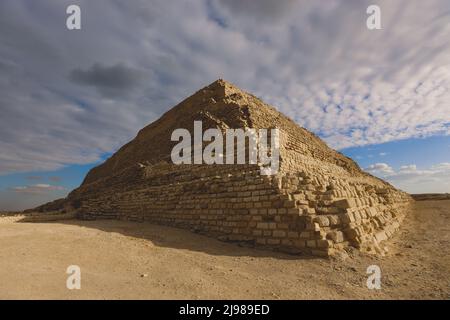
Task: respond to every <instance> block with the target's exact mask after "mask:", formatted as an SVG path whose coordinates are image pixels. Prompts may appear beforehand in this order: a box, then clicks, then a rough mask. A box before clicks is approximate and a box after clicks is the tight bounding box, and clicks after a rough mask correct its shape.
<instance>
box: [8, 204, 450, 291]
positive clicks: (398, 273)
mask: <svg viewBox="0 0 450 320" xmlns="http://www.w3.org/2000/svg"><path fill="white" fill-rule="evenodd" d="M449 246H450V201H423V202H417V203H416V204H415V208H414V210H413V211H412V212H411V214H410V215H409V216H408V217H407V218H406V219H405V222H404V225H403V227H402V229H401V231H400V232H399V233H398V234H397V235H396V236H395V237H394V238H393V239H392V240H391V241H389V248H390V251H389V255H388V256H386V257H375V256H368V255H365V254H360V253H358V252H355V251H353V252H351V253H350V257H349V258H347V259H344V260H343V259H342V258H335V259H322V258H311V257H310V258H306V257H303V258H302V257H298V256H290V255H286V254H281V253H273V252H269V251H264V250H258V249H251V248H243V247H239V246H237V245H235V244H230V243H223V242H220V241H216V240H214V239H210V238H206V237H204V236H201V235H198V234H193V233H190V232H188V231H185V230H180V229H175V228H169V227H162V226H156V225H151V224H147V223H130V222H121V221H76V220H65V221H59V222H53V223H12V222H7V221H3V223H0V299H18V298H24V299H36V298H39V299H324V298H327V299H349V298H351V299H374V298H376V299H387V298H393V299H449V298H450V280H449V278H450V277H449V276H450V255H449V253H450V249H449ZM374 264H375V265H378V266H380V268H381V271H382V278H381V286H382V287H381V289H380V290H369V289H368V288H367V286H366V280H367V276H368V275H367V274H366V269H367V267H368V266H369V265H374ZM69 265H78V266H80V268H81V289H80V290H68V289H67V288H66V279H67V277H68V275H67V274H66V269H67V267H68V266H69Z"/></svg>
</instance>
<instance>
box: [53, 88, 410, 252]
mask: <svg viewBox="0 0 450 320" xmlns="http://www.w3.org/2000/svg"><path fill="white" fill-rule="evenodd" d="M194 121H202V124H203V130H206V129H208V128H218V129H220V130H225V129H227V128H255V129H273V128H277V129H279V131H280V132H281V137H280V166H279V171H278V172H277V174H275V175H261V166H260V164H233V165H231V164H226V165H222V164H213V165H207V164H178V165H177V164H174V163H173V162H172V161H171V157H170V154H171V151H172V148H173V147H174V145H175V144H176V142H172V141H171V134H172V132H173V131H174V130H175V129H177V128H186V129H188V130H189V131H190V132H193V130H194ZM410 200H411V198H410V197H409V195H408V194H406V193H404V192H402V191H399V190H396V189H395V188H394V187H392V186H391V185H390V184H388V183H387V182H385V181H382V180H380V179H378V178H376V177H373V176H371V175H369V174H367V173H365V172H363V171H362V170H361V169H360V168H359V167H358V165H357V164H356V163H355V162H354V161H353V160H351V159H350V158H347V157H345V156H344V155H342V154H341V153H339V152H337V151H335V150H333V149H331V148H329V147H328V146H327V145H326V144H325V143H324V142H323V141H322V140H321V139H319V138H318V137H317V136H315V135H314V134H313V133H311V132H309V131H308V130H306V129H304V128H301V127H299V126H298V125H297V124H295V122H293V121H292V120H291V119H289V118H288V117H286V116H284V115H283V114H281V113H280V112H278V111H277V110H276V109H275V108H273V107H271V106H269V105H267V104H265V103H264V102H262V101H261V100H260V99H258V98H257V97H255V96H253V95H251V94H249V93H246V92H244V91H242V90H240V89H239V88H237V87H235V86H234V85H232V84H230V83H228V82H226V81H224V80H217V81H215V82H214V83H212V84H210V85H209V86H207V87H205V88H203V89H201V90H200V91H198V92H196V93H195V94H193V95H192V96H190V97H189V98H187V99H185V100H184V101H182V102H181V103H180V104H178V105H177V106H175V107H174V108H172V109H171V110H170V111H168V112H166V113H165V114H164V115H163V116H162V117H161V118H160V119H158V120H157V121H155V122H153V123H152V124H150V125H148V126H147V127H145V128H143V129H142V130H141V131H139V133H138V135H137V136H136V138H135V139H134V140H132V141H131V142H129V143H128V144H126V145H124V146H123V147H122V148H120V150H118V151H117V152H116V153H115V154H114V155H113V156H111V157H110V158H109V159H108V160H107V161H105V162H104V163H103V164H101V165H100V166H98V167H96V168H94V169H92V170H91V171H90V172H89V173H88V174H87V176H86V178H85V180H84V181H83V183H82V185H81V186H80V187H79V188H77V189H75V190H74V191H72V192H71V193H70V194H69V195H68V197H67V198H66V199H64V200H62V201H59V202H57V203H56V204H57V207H58V208H57V209H61V208H62V207H64V209H65V210H71V211H76V213H77V216H78V217H79V218H82V219H124V220H133V221H150V222H153V223H158V224H164V225H170V226H176V227H181V228H188V229H190V230H192V231H194V232H199V233H202V234H205V235H208V236H212V237H216V238H219V239H221V240H226V241H238V242H245V243H247V244H249V245H255V246H262V247H266V248H273V249H276V250H283V251H287V252H291V253H307V254H312V255H319V256H328V255H331V254H333V253H335V252H336V251H339V250H343V249H345V248H346V247H348V246H352V247H356V248H359V249H361V250H365V251H369V252H382V251H383V249H382V246H380V243H381V242H382V241H384V240H386V239H387V238H389V237H390V236H391V235H392V234H393V233H394V232H395V231H396V230H397V229H398V228H399V226H400V223H401V221H402V219H403V217H404V215H405V213H406V212H407V206H408V204H409V202H410ZM53 207H54V206H53ZM45 208H46V209H51V208H52V205H51V204H50V205H47V206H46V207H45ZM53 209H55V208H53Z"/></svg>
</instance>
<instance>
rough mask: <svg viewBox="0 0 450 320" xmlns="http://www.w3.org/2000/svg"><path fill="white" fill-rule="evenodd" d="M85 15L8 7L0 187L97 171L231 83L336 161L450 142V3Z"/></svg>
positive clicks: (223, 4) (144, 4)
mask: <svg viewBox="0 0 450 320" xmlns="http://www.w3.org/2000/svg"><path fill="white" fill-rule="evenodd" d="M77 3H79V4H80V6H81V9H82V19H83V23H82V30H79V31H75V32H71V31H68V30H66V28H65V23H64V19H62V17H64V14H65V9H66V7H67V5H69V4H72V3H71V1H58V2H55V1H51V0H41V1H39V5H38V6H37V5H36V4H34V3H32V2H30V1H26V0H3V1H1V2H0V29H1V30H2V32H1V33H0V71H1V72H0V92H2V94H1V95H0V112H1V114H2V116H1V118H0V174H5V173H11V172H19V171H36V170H55V169H58V168H61V167H62V166H64V165H66V164H75V163H76V164H85V163H91V162H94V161H98V160H99V159H100V156H101V155H102V154H104V153H109V152H112V151H114V150H116V149H117V148H118V147H119V146H121V145H122V144H124V143H125V142H127V141H128V140H129V139H131V138H133V137H134V136H135V134H136V132H137V131H138V130H139V129H140V128H142V127H143V126H145V125H146V124H148V123H149V122H151V121H153V120H155V119H156V118H157V117H158V116H160V115H161V114H162V113H163V112H165V111H167V109H168V108H169V107H171V106H173V105H175V104H176V103H177V102H179V101H180V100H181V99H182V98H184V97H186V96H187V95H188V94H190V93H192V92H194V91H195V90H197V89H198V88H199V87H201V86H204V85H206V84H208V83H210V82H212V81H213V80H215V79H217V78H219V77H221V78H225V79H227V80H230V81H232V82H234V83H236V84H237V85H238V86H240V87H242V88H244V89H246V90H248V91H251V92H253V93H255V94H256V95H258V96H260V97H262V98H263V99H264V100H266V101H268V102H270V103H272V104H274V105H275V106H276V107H278V108H279V110H280V111H282V112H284V113H286V114H287V115H289V116H291V117H292V118H293V119H294V120H295V121H297V122H298V123H299V124H300V125H302V126H305V127H306V128H308V129H310V130H312V131H314V132H316V133H318V134H319V135H320V136H321V137H323V138H324V139H325V140H326V141H327V142H328V143H329V144H331V145H332V146H333V147H337V148H344V147H349V146H357V145H366V144H375V143H382V142H387V141H392V140H399V139H405V138H411V137H425V136H431V135H448V134H450V125H449V123H450V55H449V54H448V52H450V42H449V41H448V39H449V36H450V24H449V23H448V21H449V17H450V2H449V1H447V0H430V1H421V0H409V1H402V0H398V1H391V0H389V1H344V0H333V1H326V2H324V1H320V2H319V1H313V0H308V1H307V0H305V1H290V0H283V1H269V0H264V1H250V0H246V1H234V0H233V1H230V0H228V1H225V0H210V1H194V0H192V1H165V0H152V1H147V0H145V1H144V0H130V1H127V2H126V4H125V3H123V2H120V1H110V0H109V1H108V0H98V1H87V0H80V1H77ZM373 3H376V4H379V5H380V7H381V10H382V25H383V30H376V31H369V30H367V28H366V26H365V20H366V17H367V15H366V8H367V6H368V5H369V4H373Z"/></svg>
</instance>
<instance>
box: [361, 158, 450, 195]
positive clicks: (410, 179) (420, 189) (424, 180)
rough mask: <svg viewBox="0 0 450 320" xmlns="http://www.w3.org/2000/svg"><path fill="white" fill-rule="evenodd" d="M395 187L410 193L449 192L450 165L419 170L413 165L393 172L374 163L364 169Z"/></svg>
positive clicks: (385, 165)
mask: <svg viewBox="0 0 450 320" xmlns="http://www.w3.org/2000/svg"><path fill="white" fill-rule="evenodd" d="M365 170H366V171H367V172H369V173H372V174H374V175H376V176H378V177H380V178H382V179H385V180H387V181H389V182H391V183H392V184H393V185H395V186H396V187H398V188H400V189H403V190H405V191H407V192H410V193H433V192H436V193H442V192H450V163H448V162H444V163H439V164H435V165H432V166H430V167H429V168H424V169H419V168H417V166H416V165H415V164H409V165H403V166H400V168H399V169H398V170H394V169H393V168H392V167H391V166H389V165H388V164H386V163H376V164H373V165H370V166H369V167H367V168H366V169H365Z"/></svg>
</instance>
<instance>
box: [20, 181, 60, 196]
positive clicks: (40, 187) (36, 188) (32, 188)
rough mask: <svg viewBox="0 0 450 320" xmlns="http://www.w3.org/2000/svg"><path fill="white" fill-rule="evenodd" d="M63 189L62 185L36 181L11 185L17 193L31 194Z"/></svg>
mask: <svg viewBox="0 0 450 320" xmlns="http://www.w3.org/2000/svg"><path fill="white" fill-rule="evenodd" d="M62 190H64V187H62V186H53V185H49V184H45V183H38V184H34V185H29V186H18V187H13V188H12V191H14V192H18V193H31V194H42V193H49V192H52V191H62Z"/></svg>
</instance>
